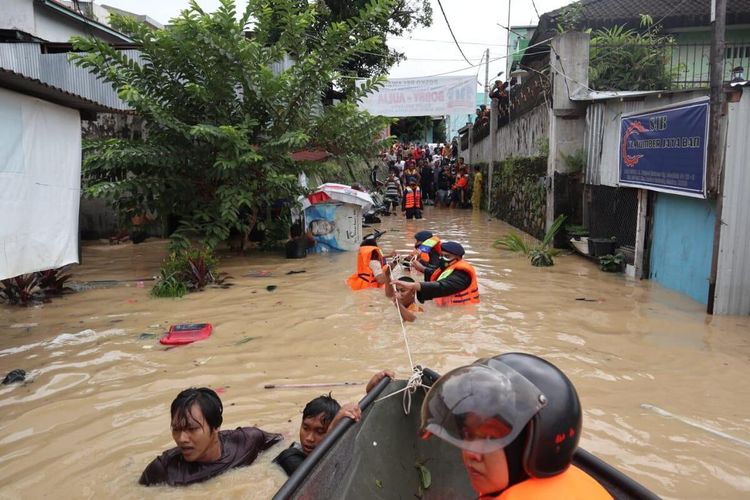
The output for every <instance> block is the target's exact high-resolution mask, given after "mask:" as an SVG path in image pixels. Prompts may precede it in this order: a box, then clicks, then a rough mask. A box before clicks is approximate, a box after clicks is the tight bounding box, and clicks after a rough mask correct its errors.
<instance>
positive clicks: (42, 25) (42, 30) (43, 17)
mask: <svg viewBox="0 0 750 500" xmlns="http://www.w3.org/2000/svg"><path fill="white" fill-rule="evenodd" d="M34 24H35V28H34V32H33V33H32V34H33V35H34V36H37V37H39V38H42V39H44V40H47V41H48V42H67V41H69V40H70V37H71V36H73V35H80V36H88V35H89V33H88V32H87V31H86V30H85V29H83V28H84V25H83V24H82V23H79V22H76V21H75V20H73V19H69V18H66V17H64V16H62V15H61V14H57V13H54V12H51V11H50V10H49V9H47V8H44V7H42V6H39V5H35V6H34ZM100 38H104V39H105V40H106V41H108V42H109V41H114V39H112V40H110V39H108V38H107V37H101V36H100Z"/></svg>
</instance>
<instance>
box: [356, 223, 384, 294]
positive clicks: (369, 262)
mask: <svg viewBox="0 0 750 500" xmlns="http://www.w3.org/2000/svg"><path fill="white" fill-rule="evenodd" d="M383 234H385V231H383V232H380V231H375V233H374V234H368V235H367V236H365V237H364V239H363V240H362V243H361V244H360V245H359V251H358V252H357V269H356V271H354V274H352V275H351V276H349V278H348V279H347V280H346V282H347V283H348V284H349V287H350V288H351V289H352V290H362V289H365V288H380V287H381V286H383V283H385V280H386V276H385V274H384V273H383V267H384V266H386V265H387V264H386V260H385V257H384V256H383V252H382V251H381V250H380V247H378V238H380V237H381V236H382V235H383Z"/></svg>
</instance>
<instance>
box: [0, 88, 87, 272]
mask: <svg viewBox="0 0 750 500" xmlns="http://www.w3.org/2000/svg"><path fill="white" fill-rule="evenodd" d="M80 197H81V118H80V113H79V112H78V111H77V110H74V109H70V108H66V107H64V106H59V105H57V104H52V103H50V102H47V101H43V100H41V99H37V98H34V97H29V96H26V95H23V94H19V93H17V92H13V91H10V90H6V89H2V88H0V279H5V278H10V277H13V276H18V275H19V274H24V273H30V272H34V271H41V270H45V269H52V268H57V267H61V266H63V265H65V264H70V263H73V262H78V207H79V203H80Z"/></svg>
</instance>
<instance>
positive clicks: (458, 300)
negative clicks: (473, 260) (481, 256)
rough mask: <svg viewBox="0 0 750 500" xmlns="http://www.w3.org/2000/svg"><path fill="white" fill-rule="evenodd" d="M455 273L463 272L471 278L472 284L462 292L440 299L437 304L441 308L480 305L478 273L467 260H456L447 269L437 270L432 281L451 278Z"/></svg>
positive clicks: (436, 301) (436, 300)
mask: <svg viewBox="0 0 750 500" xmlns="http://www.w3.org/2000/svg"><path fill="white" fill-rule="evenodd" d="M454 271H463V272H465V273H467V274H468V275H469V276H471V284H470V285H469V287H468V288H464V289H463V290H461V291H460V292H457V293H454V294H453V295H448V296H447V297H438V298H436V299H435V303H436V304H437V305H439V306H461V305H464V304H479V285H478V284H477V273H476V271H474V268H473V267H471V264H469V263H468V262H466V261H465V260H463V259H461V260H456V261H454V262H453V263H452V264H451V265H450V266H448V267H446V268H445V269H436V270H435V272H434V273H432V276H431V277H430V281H440V280H441V279H445V278H447V277H448V276H450V275H451V274H452V273H453V272H454Z"/></svg>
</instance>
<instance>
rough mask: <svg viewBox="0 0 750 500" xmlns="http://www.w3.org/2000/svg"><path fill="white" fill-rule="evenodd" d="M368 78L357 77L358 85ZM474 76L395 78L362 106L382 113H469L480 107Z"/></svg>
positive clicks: (409, 114) (410, 114)
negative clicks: (477, 100) (359, 78)
mask: <svg viewBox="0 0 750 500" xmlns="http://www.w3.org/2000/svg"><path fill="white" fill-rule="evenodd" d="M363 82H364V80H357V86H359V85H361V84H362V83H363ZM476 93H477V79H476V78H475V77H474V76H433V77H428V78H393V79H390V80H388V81H387V82H386V83H385V85H383V86H382V87H381V88H379V89H378V90H377V91H376V92H374V93H372V94H370V95H368V96H367V97H366V98H365V99H363V100H362V102H361V103H360V105H359V108H360V109H362V110H365V111H369V112H370V113H371V114H373V115H381V116H395V117H399V116H437V115H469V114H473V113H474V110H475V109H476Z"/></svg>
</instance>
